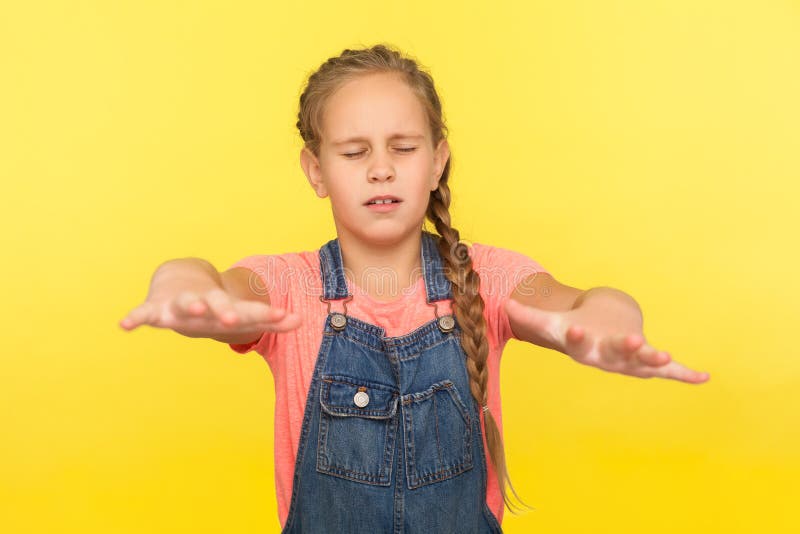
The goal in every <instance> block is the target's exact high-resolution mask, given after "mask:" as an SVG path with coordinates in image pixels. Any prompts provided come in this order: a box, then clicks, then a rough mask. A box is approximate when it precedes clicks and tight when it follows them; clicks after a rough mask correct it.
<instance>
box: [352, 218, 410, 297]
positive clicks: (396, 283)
mask: <svg viewBox="0 0 800 534" xmlns="http://www.w3.org/2000/svg"><path fill="white" fill-rule="evenodd" d="M421 240H422V232H421V231H420V232H417V233H412V234H409V235H407V236H403V237H402V238H400V239H398V240H395V241H392V242H385V243H368V242H366V241H364V240H362V239H358V238H356V237H355V236H352V235H349V234H340V235H339V247H340V248H341V251H342V261H343V262H344V270H345V276H346V277H347V279H348V280H349V281H350V284H351V286H353V291H354V292H360V293H366V294H367V295H369V296H370V297H372V298H374V299H376V300H394V299H395V298H397V297H398V296H399V295H400V294H401V292H402V291H403V290H405V289H407V288H409V287H410V286H412V285H414V284H416V283H417V281H418V280H419V278H420V277H421V276H422V264H421V259H420V247H421V246H422V242H421Z"/></svg>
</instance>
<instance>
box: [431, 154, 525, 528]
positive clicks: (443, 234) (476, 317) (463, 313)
mask: <svg viewBox="0 0 800 534" xmlns="http://www.w3.org/2000/svg"><path fill="white" fill-rule="evenodd" d="M449 166H450V161H449V160H448V162H447V163H446V164H445V170H444V172H443V173H442V178H441V180H439V187H438V188H437V189H436V190H434V191H431V197H430V202H429V204H428V211H427V216H428V218H429V219H430V220H431V221H432V222H433V223H434V225H435V227H436V231H437V232H438V233H439V236H440V237H439V243H438V248H439V254H440V255H441V256H442V259H443V260H444V263H445V268H444V270H445V276H447V278H448V280H450V282H451V283H452V284H453V312H454V314H455V316H456V320H457V321H458V324H459V326H460V327H461V346H462V347H463V348H464V352H465V353H466V355H467V361H466V366H467V371H468V373H469V388H470V392H471V393H472V397H473V398H474V399H475V401H476V402H477V403H478V406H480V407H484V406H488V404H487V402H488V391H487V390H488V387H487V386H488V382H489V369H488V365H487V363H486V361H487V358H488V356H489V342H488V341H487V338H486V320H485V319H484V317H483V310H484V302H483V297H481V295H480V293H479V288H480V277H479V276H478V273H477V272H475V270H473V268H472V258H471V257H470V255H469V249H468V247H467V245H466V244H464V243H463V242H461V237H460V235H459V232H458V230H456V229H455V228H453V226H452V225H451V224H450V210H449V207H450V187H449V186H448V185H447V177H448V175H449V172H448V171H449ZM483 413H484V427H485V429H486V445H487V446H488V448H489V454H490V457H491V460H492V463H493V464H494V466H495V473H496V476H497V483H498V486H499V488H500V491H501V493H502V494H503V501H504V502H505V504H506V506H508V508H509V510H511V511H512V513H514V508H513V507H514V506H515V505H514V504H513V503H512V502H511V500H510V498H509V497H508V495H507V493H506V488H505V482H506V481H508V485H509V486H510V487H511V491H512V492H513V493H514V495H515V496H516V497H517V499H518V500H519V501H520V502H522V503H523V504H525V503H524V502H523V501H522V499H520V497H519V495H517V492H516V490H515V489H514V485H513V484H512V483H511V479H510V477H509V476H508V470H507V468H506V459H505V452H504V450H503V449H504V446H503V439H502V437H501V436H500V430H499V429H498V427H497V422H496V421H495V419H494V417H493V416H492V413H491V411H489V410H488V409H485V410H483ZM479 415H480V414H479ZM525 506H528V505H525Z"/></svg>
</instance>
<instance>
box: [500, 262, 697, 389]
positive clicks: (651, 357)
mask: <svg viewBox="0 0 800 534" xmlns="http://www.w3.org/2000/svg"><path fill="white" fill-rule="evenodd" d="M505 309H506V313H507V314H508V319H509V324H510V325H511V330H512V332H514V334H515V337H516V338H517V339H520V340H522V341H528V342H530V343H534V344H536V345H540V346H543V347H546V348H549V349H553V350H557V351H559V352H562V353H564V354H566V355H568V356H569V357H571V358H572V359H574V360H575V361H577V362H578V363H582V364H585V365H589V366H592V367H597V368H599V369H602V370H605V371H610V372H617V373H621V374H627V375H631V376H637V377H640V378H651V377H660V378H671V379H676V380H681V381H684V382H689V383H694V384H699V383H702V382H705V381H706V380H708V379H709V374H708V373H700V372H697V371H694V370H691V369H688V368H686V367H684V366H683V365H681V364H679V363H678V362H676V361H674V360H672V358H671V357H670V355H669V354H668V353H667V352H665V351H658V350H656V349H655V348H654V347H652V346H650V345H649V344H648V343H647V342H646V340H645V337H644V333H643V331H642V324H643V319H642V311H641V309H640V307H639V305H638V303H637V302H636V300H634V299H633V297H631V296H630V295H628V294H627V293H625V292H623V291H620V290H618V289H614V288H611V287H594V288H591V289H588V290H585V291H582V290H580V289H577V288H574V287H570V286H567V285H564V284H561V283H560V282H558V281H557V280H555V279H554V278H553V277H551V276H549V275H543V274H542V273H537V274H535V275H532V276H530V277H528V278H526V279H525V280H524V281H523V282H522V283H520V284H519V285H518V286H517V287H516V288H515V290H514V292H513V293H512V295H511V296H510V298H509V299H508V300H507V301H506V304H505Z"/></svg>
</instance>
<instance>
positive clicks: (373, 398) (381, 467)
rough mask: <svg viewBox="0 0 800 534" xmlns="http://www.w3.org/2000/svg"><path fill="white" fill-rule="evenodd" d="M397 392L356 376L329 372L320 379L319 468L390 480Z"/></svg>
mask: <svg viewBox="0 0 800 534" xmlns="http://www.w3.org/2000/svg"><path fill="white" fill-rule="evenodd" d="M398 398H399V392H398V391H397V390H396V389H393V388H391V387H389V386H385V385H383V384H377V383H374V382H370V381H367V380H361V379H356V378H350V377H344V376H338V375H327V376H323V377H322V380H321V382H320V391H319V402H320V407H321V408H322V409H321V410H320V417H319V439H318V441H317V471H318V472H320V473H326V474H329V475H333V476H337V477H341V478H346V479H349V480H354V481H356V482H362V483H365V484H374V485H377V486H388V485H389V483H390V479H391V474H392V458H393V456H394V447H395V437H396V434H397V418H396V417H395V416H394V415H395V413H396V412H397V400H398Z"/></svg>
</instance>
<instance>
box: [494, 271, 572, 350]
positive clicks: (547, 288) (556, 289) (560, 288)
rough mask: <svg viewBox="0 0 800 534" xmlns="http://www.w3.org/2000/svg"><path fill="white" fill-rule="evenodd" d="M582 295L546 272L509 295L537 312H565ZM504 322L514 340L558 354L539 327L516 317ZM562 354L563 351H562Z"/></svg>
mask: <svg viewBox="0 0 800 534" xmlns="http://www.w3.org/2000/svg"><path fill="white" fill-rule="evenodd" d="M583 293H584V292H583V291H582V290H580V289H578V288H575V287H571V286H568V285H565V284H562V283H561V282H559V281H558V280H556V279H555V278H553V277H552V276H551V275H550V274H548V273H535V274H532V275H530V276H528V277H527V278H525V279H524V280H523V281H522V282H520V283H519V284H518V285H517V287H516V288H515V289H514V291H513V292H512V293H511V295H510V296H509V298H510V299H513V300H515V301H516V302H519V303H520V304H523V305H526V306H531V307H534V308H538V309H540V310H550V311H566V310H570V309H572V308H573V307H574V306H575V305H576V303H577V302H578V299H579V297H580V296H581V295H582V294H583ZM508 322H509V324H510V326H511V331H512V332H513V333H514V337H515V338H516V339H519V340H521V341H527V342H528V343H533V344H534V345H539V346H540V347H545V348H548V349H553V350H558V351H562V350H561V347H559V346H558V344H557V343H554V342H553V340H552V339H551V338H552V336H545V335H542V332H541V331H540V329H539V328H536V327H535V325H531V324H530V323H529V322H528V321H526V320H524V318H523V317H520V316H519V315H517V314H509V315H508ZM562 352H563V351H562Z"/></svg>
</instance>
